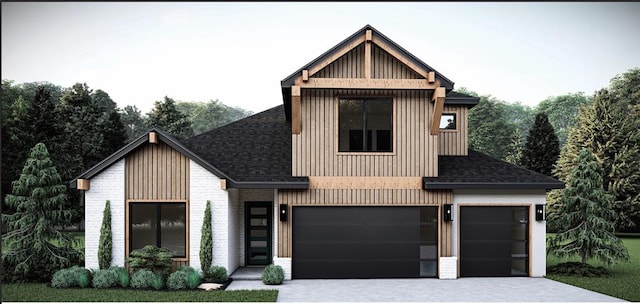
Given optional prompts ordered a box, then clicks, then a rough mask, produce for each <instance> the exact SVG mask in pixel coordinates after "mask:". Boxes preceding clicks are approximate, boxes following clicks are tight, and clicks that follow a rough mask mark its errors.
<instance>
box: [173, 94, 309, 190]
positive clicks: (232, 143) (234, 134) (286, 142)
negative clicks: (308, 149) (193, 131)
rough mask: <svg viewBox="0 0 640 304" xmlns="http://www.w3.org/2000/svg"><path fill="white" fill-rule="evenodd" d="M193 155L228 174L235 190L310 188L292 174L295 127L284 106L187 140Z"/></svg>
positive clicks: (307, 181)
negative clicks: (287, 119) (286, 115)
mask: <svg viewBox="0 0 640 304" xmlns="http://www.w3.org/2000/svg"><path fill="white" fill-rule="evenodd" d="M183 144H184V146H185V147H187V148H188V149H189V150H190V151H192V152H193V153H196V154H198V155H199V156H201V157H202V159H204V160H205V161H206V162H207V163H209V164H211V165H212V166H215V167H216V168H219V169H220V170H221V171H223V172H225V173H226V174H227V176H228V179H229V181H231V182H230V183H229V181H228V182H227V184H228V185H229V186H230V187H234V188H287V189H307V188H308V186H309V179H308V178H307V177H293V176H292V175H291V172H292V168H291V125H290V124H289V123H287V121H286V120H285V117H284V106H283V105H280V106H277V107H274V108H271V109H268V110H266V111H263V112H261V113H257V114H254V115H252V116H249V117H246V118H244V119H241V120H238V121H236V122H233V123H230V124H228V125H225V126H222V127H219V128H216V129H213V130H211V131H208V132H205V133H202V134H200V135H197V136H194V137H192V138H189V139H187V140H185V141H183Z"/></svg>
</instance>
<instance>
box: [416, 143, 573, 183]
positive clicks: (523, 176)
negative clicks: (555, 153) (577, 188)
mask: <svg viewBox="0 0 640 304" xmlns="http://www.w3.org/2000/svg"><path fill="white" fill-rule="evenodd" d="M422 181H423V189H425V190H437V189H547V190H548V189H562V188H564V183H563V182H560V181H558V180H557V179H555V178H552V177H549V176H546V175H544V174H540V173H538V172H535V171H531V170H528V169H525V168H522V167H518V166H515V165H512V164H510V163H508V162H505V161H502V160H500V159H497V158H493V157H491V156H489V155H485V154H483V153H480V152H477V151H474V150H471V149H469V153H468V156H440V158H439V159H438V177H424V178H422Z"/></svg>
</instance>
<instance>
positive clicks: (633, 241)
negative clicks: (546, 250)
mask: <svg viewBox="0 0 640 304" xmlns="http://www.w3.org/2000/svg"><path fill="white" fill-rule="evenodd" d="M622 241H623V242H624V244H625V246H627V250H628V251H629V256H630V259H629V262H619V263H618V264H616V265H613V266H607V265H605V264H602V263H599V262H596V261H590V262H589V263H590V264H592V265H596V266H604V267H605V268H607V269H608V270H609V276H607V277H600V278H587V277H572V276H560V275H548V276H547V278H549V279H552V280H555V281H560V282H563V283H567V284H571V285H574V286H578V287H582V288H585V289H589V290H593V291H596V292H599V293H603V294H606V295H610V296H614V297H616V298H620V299H624V300H627V301H633V302H640V283H639V282H640V237H635V238H633V237H624V238H622ZM566 261H575V262H579V261H580V259H579V258H578V257H574V258H572V259H569V260H565V259H559V258H556V257H554V256H551V255H549V256H547V266H551V265H555V264H558V263H562V262H566Z"/></svg>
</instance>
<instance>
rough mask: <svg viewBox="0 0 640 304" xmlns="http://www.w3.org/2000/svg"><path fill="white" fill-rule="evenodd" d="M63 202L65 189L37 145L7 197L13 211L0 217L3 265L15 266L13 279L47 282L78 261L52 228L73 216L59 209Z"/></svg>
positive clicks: (69, 243)
mask: <svg viewBox="0 0 640 304" xmlns="http://www.w3.org/2000/svg"><path fill="white" fill-rule="evenodd" d="M65 200H66V186H65V185H64V184H62V179H61V178H60V175H59V174H58V172H57V170H56V167H55V165H54V164H53V162H52V161H51V159H50V158H49V152H48V151H47V148H46V146H45V145H44V144H42V143H38V144H37V145H36V146H35V147H33V148H32V149H31V153H30V154H29V158H28V159H27V161H26V162H25V165H24V168H23V169H22V174H21V175H20V178H19V179H18V180H16V181H15V182H14V183H13V191H12V194H10V195H7V197H6V203H7V205H8V206H9V207H11V208H12V209H13V210H15V212H14V213H13V214H10V215H7V214H3V215H2V219H3V222H4V223H6V224H7V233H6V234H5V235H4V237H3V239H2V241H3V244H6V245H7V248H6V249H7V251H6V252H5V253H3V254H2V260H3V265H11V266H13V267H15V268H14V272H13V274H14V275H15V277H19V278H21V279H23V280H27V281H32V280H35V281H41V280H44V281H48V280H49V279H50V278H51V275H52V274H53V272H54V271H55V270H57V269H60V268H66V267H69V266H70V265H72V264H76V263H78V262H79V261H80V258H81V256H82V254H81V253H80V252H78V251H76V250H74V249H73V248H72V240H71V238H70V237H69V236H67V235H65V234H63V233H61V232H59V231H57V230H56V229H55V228H54V227H55V226H57V225H60V224H61V223H64V222H66V220H68V219H69V218H71V217H72V216H73V213H74V210H69V209H64V208H61V206H63V205H64V201H65ZM52 241H55V242H56V243H57V245H54V244H53V243H52ZM5 269H6V268H5Z"/></svg>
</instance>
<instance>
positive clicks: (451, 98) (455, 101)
mask: <svg viewBox="0 0 640 304" xmlns="http://www.w3.org/2000/svg"><path fill="white" fill-rule="evenodd" d="M478 103H480V98H478V97H474V96H471V95H467V94H463V93H459V92H454V91H451V92H449V93H447V97H445V99H444V104H445V105H448V106H467V107H469V108H472V107H473V106H475V105H477V104H478Z"/></svg>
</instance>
